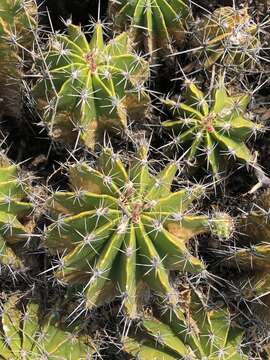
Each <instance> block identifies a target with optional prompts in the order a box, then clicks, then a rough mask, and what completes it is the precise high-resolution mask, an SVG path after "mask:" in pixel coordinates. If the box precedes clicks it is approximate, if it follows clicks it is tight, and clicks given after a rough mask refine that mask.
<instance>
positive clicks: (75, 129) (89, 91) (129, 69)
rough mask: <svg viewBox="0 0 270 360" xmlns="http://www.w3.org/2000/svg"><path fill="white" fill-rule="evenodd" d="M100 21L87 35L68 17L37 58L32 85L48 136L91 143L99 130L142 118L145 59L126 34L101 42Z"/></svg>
mask: <svg viewBox="0 0 270 360" xmlns="http://www.w3.org/2000/svg"><path fill="white" fill-rule="evenodd" d="M103 38H104V31H103V25H102V24H101V23H97V24H96V25H95V26H94V31H93V34H92V39H91V41H90V43H89V42H88V40H87V38H86V35H85V34H84V33H83V31H82V29H81V28H80V27H78V26H75V25H73V24H71V23H70V22H67V34H63V35H59V34H53V35H52V36H51V37H50V39H49V48H48V49H46V50H45V51H44V52H43V54H42V56H41V58H42V61H41V72H42V73H43V75H44V76H42V78H41V80H40V81H39V82H38V83H37V84H36V86H35V87H34V89H33V95H34V98H35V100H36V103H37V107H38V110H39V111H40V112H41V115H42V117H43V119H44V121H45V123H47V124H48V126H49V131H50V134H51V136H52V137H53V138H54V139H55V140H61V141H62V142H64V143H66V144H74V143H76V141H77V140H78V139H79V140H80V141H81V142H82V143H84V144H85V145H86V146H88V147H90V148H92V147H94V145H95V141H96V140H99V139H100V138H101V136H99V135H101V134H102V132H103V130H104V129H106V130H107V131H110V132H112V131H114V130H115V129H125V128H126V126H127V120H128V118H130V119H131V120H132V121H136V120H139V119H140V120H141V119H142V118H143V116H144V113H145V111H146V108H147V105H148V101H149V97H148V95H147V94H146V91H145V87H144V82H145V81H146V80H147V78H148V75H149V65H148V63H147V62H146V61H145V60H144V59H143V58H142V57H140V56H139V55H138V54H136V53H135V52H134V51H133V49H132V42H131V39H130V38H129V36H128V34H127V33H122V34H121V35H119V36H116V37H114V38H113V39H112V40H110V41H109V42H108V43H107V44H106V43H104V39H103Z"/></svg>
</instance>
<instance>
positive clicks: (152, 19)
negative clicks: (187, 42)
mask: <svg viewBox="0 0 270 360" xmlns="http://www.w3.org/2000/svg"><path fill="white" fill-rule="evenodd" d="M110 13H111V15H112V17H113V23H114V25H115V27H116V28H119V29H121V30H123V29H127V25H129V27H131V34H132V35H133V37H134V40H135V42H138V43H139V47H140V48H143V49H144V50H145V51H147V52H149V53H150V56H155V52H156V51H157V50H158V49H159V50H160V51H162V52H173V50H172V47H173V44H175V45H181V44H182V43H183V40H184V38H185V19H186V18H187V16H188V15H189V6H188V2H187V1H186V0H174V1H168V0H134V1H129V0H111V9H110Z"/></svg>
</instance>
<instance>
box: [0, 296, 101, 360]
mask: <svg viewBox="0 0 270 360" xmlns="http://www.w3.org/2000/svg"><path fill="white" fill-rule="evenodd" d="M17 302H18V296H12V297H10V298H9V299H8V301H7V302H6V303H5V304H4V305H3V309H2V312H1V326H2V330H1V332H0V356H1V359H3V360H10V359H12V360H31V359H32V360H36V359H48V360H52V359H69V360H87V359H89V360H90V359H92V358H93V357H92V355H93V354H94V352H95V351H94V349H93V348H92V347H91V346H88V345H87V344H86V343H84V341H83V339H82V338H80V337H79V336H76V335H75V334H74V333H73V334H72V333H69V332H67V331H64V330H62V329H60V328H59V327H57V326H56V324H55V322H56V321H55V319H54V318H53V316H50V317H48V318H47V319H45V320H43V321H40V322H39V307H38V305H37V304H35V303H34V302H30V303H28V304H27V306H26V308H25V309H24V310H20V309H18V308H17V307H16V305H17Z"/></svg>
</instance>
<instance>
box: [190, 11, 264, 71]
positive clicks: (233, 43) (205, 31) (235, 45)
mask: <svg viewBox="0 0 270 360" xmlns="http://www.w3.org/2000/svg"><path fill="white" fill-rule="evenodd" d="M193 36H194V40H193V46H194V48H195V50H194V51H193V53H192V55H194V58H196V59H198V60H199V61H200V63H201V64H202V65H203V66H204V67H205V68H209V67H211V66H212V65H214V64H220V65H223V66H225V67H230V68H235V69H238V68H239V67H241V69H242V70H244V69H250V68H253V67H255V65H256V63H257V62H258V55H259V52H260V49H261V43H260V40H259V33H258V26H257V25H256V23H255V22H254V21H253V19H252V18H251V16H250V15H249V14H248V9H247V8H244V9H240V10H236V9H234V8H232V7H229V6H226V7H221V8H219V9H217V10H215V11H214V12H213V13H212V14H210V15H206V16H205V17H204V18H203V19H202V20H201V21H199V22H198V23H197V24H196V27H195V29H194V30H193Z"/></svg>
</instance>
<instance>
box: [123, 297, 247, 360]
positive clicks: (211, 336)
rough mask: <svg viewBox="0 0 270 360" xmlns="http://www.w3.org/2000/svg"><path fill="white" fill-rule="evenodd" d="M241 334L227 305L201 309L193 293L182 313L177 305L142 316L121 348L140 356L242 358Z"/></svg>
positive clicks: (169, 359)
mask: <svg viewBox="0 0 270 360" xmlns="http://www.w3.org/2000/svg"><path fill="white" fill-rule="evenodd" d="M242 336H243V332H242V331H240V330H239V329H238V328H235V327H232V325H231V320H230V315H229V311H228V309H227V308H223V309H211V310H209V309H205V308H204V307H203V305H202V303H201V302H200V300H198V298H197V296H193V297H192V303H191V305H190V309H189V313H188V315H186V316H185V315H184V314H183V313H182V312H181V311H180V310H179V309H177V310H175V311H174V312H166V313H163V314H161V315H159V316H151V315H150V316H146V317H145V318H143V319H142V321H141V324H140V330H139V331H138V332H137V331H136V332H134V333H131V335H130V336H128V337H126V338H125V339H124V350H125V351H126V352H127V353H129V354H130V355H132V356H133V357H134V358H136V359H140V360H148V359H157V360H159V359H160V360H161V359H162V360H163V359H164V360H165V359H166V360H174V359H188V360H199V359H201V360H206V359H213V360H214V359H216V360H218V359H235V360H243V359H247V356H246V355H244V354H243V353H242V351H241V348H240V345H241V341H242Z"/></svg>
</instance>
